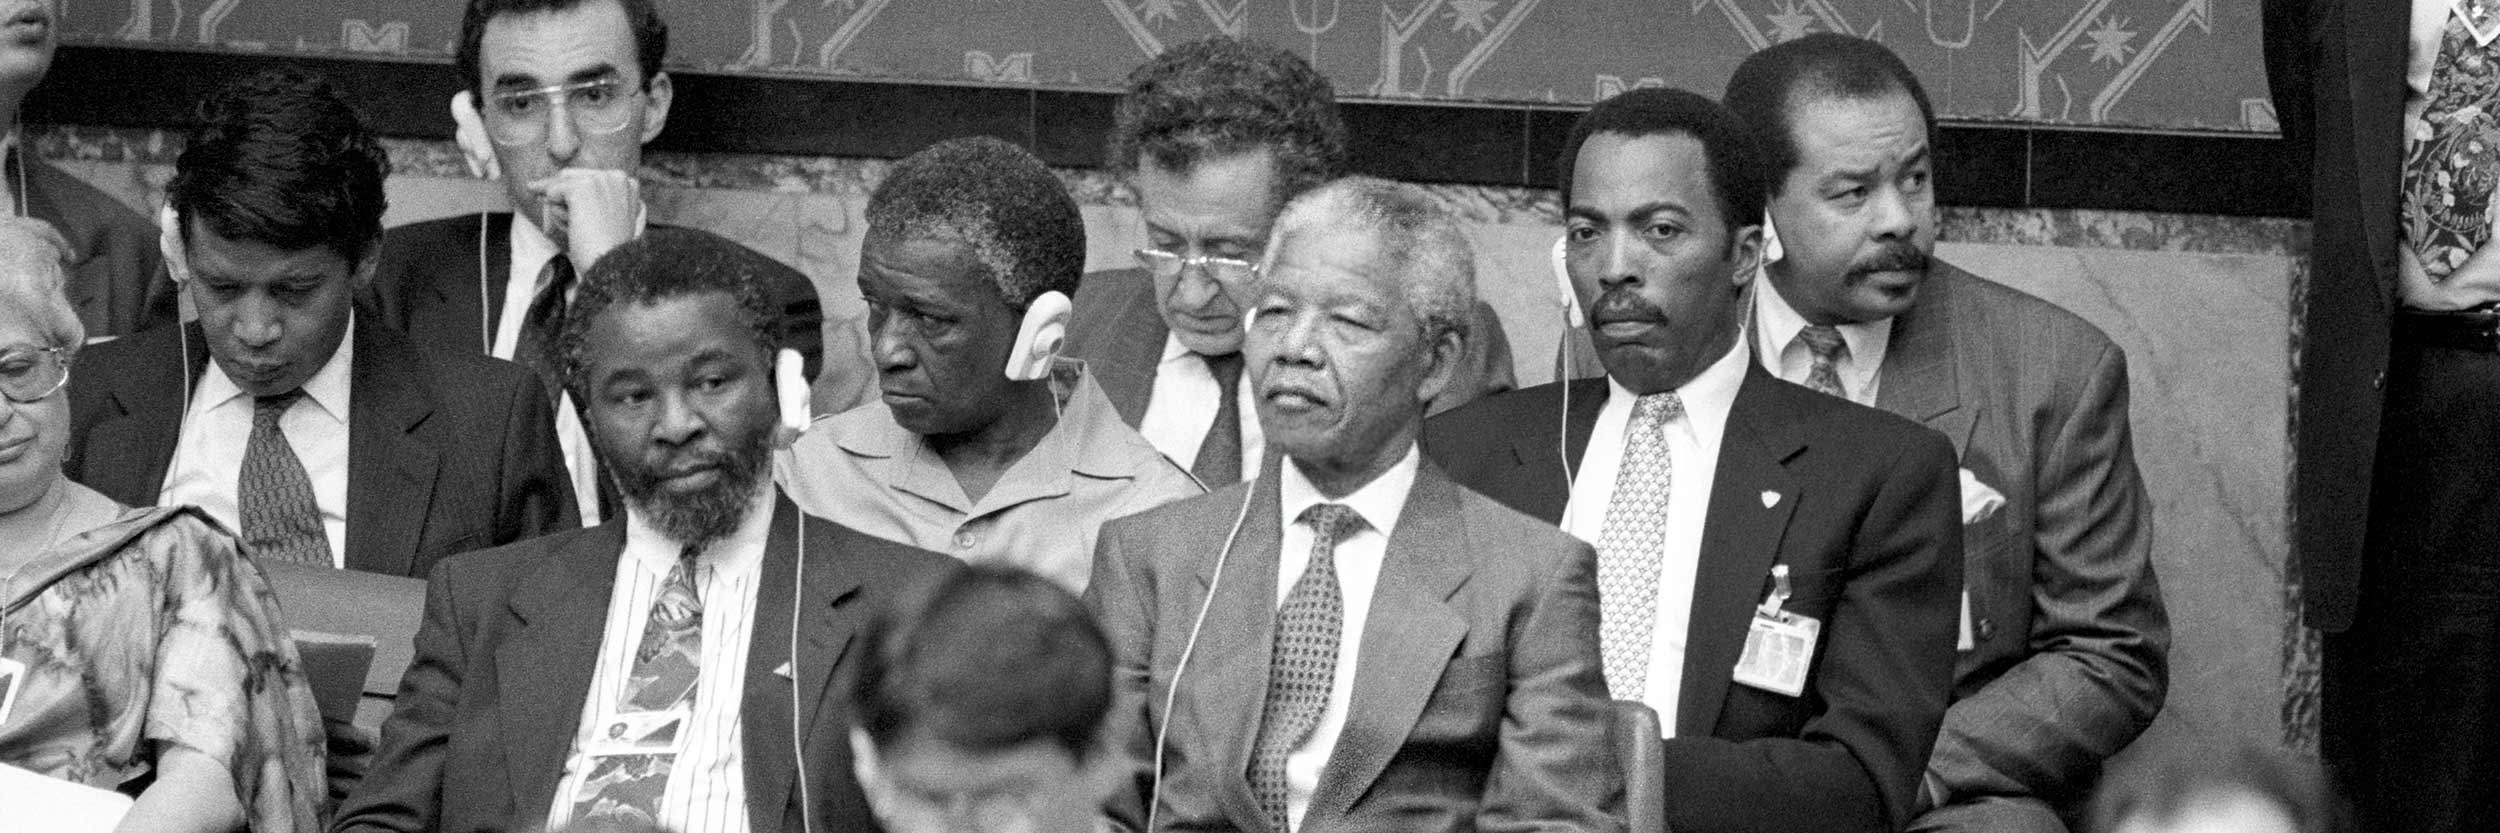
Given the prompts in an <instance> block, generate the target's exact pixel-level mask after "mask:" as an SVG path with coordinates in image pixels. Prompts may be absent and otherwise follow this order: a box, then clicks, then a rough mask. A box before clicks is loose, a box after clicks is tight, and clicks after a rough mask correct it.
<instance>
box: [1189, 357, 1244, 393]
mask: <svg viewBox="0 0 2500 833" xmlns="http://www.w3.org/2000/svg"><path fill="white" fill-rule="evenodd" d="M1198 358H1199V359H1201V360H1204V361H1205V362H1206V363H1207V374H1208V375H1211V376H1214V377H1215V383H1216V384H1217V385H1218V386H1221V387H1222V388H1224V390H1225V391H1227V392H1230V391H1231V390H1232V389H1233V386H1234V385H1237V384H1240V383H1241V354H1240V353H1226V354H1224V355H1221V356H1209V355H1206V354H1204V353H1200V354H1198Z"/></svg>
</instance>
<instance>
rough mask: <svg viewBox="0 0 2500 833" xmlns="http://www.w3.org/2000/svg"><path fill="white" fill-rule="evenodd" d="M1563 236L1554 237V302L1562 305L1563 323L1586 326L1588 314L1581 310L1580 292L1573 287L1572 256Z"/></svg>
mask: <svg viewBox="0 0 2500 833" xmlns="http://www.w3.org/2000/svg"><path fill="white" fill-rule="evenodd" d="M1566 242H1567V241H1566V240H1564V239H1563V238H1560V237H1557V238H1554V288H1555V295H1554V303H1555V304H1556V305H1557V306H1560V307H1562V310H1563V323H1565V324H1569V325H1571V326H1573V327H1582V326H1586V325H1587V324H1588V323H1589V322H1588V315H1587V314H1586V313H1583V312H1581V311H1580V294H1579V293H1578V292H1576V291H1573V290H1572V288H1571V258H1570V255H1569V253H1568V252H1566V251H1565V243H1566Z"/></svg>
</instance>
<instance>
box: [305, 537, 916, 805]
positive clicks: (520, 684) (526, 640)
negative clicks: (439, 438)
mask: <svg viewBox="0 0 2500 833" xmlns="http://www.w3.org/2000/svg"><path fill="white" fill-rule="evenodd" d="M800 518H804V524H805V526H806V529H805V533H804V534H805V536H806V540H807V550H808V552H809V559H808V562H807V569H806V571H805V575H806V582H805V584H804V585H801V584H800V579H799V569H798V555H797V552H798V541H799V535H800V533H799V531H798V530H797V529H796V528H795V524H796V523H797V522H798V521H796V520H795V519H800ZM624 548H625V521H624V519H622V518H619V519H617V520H614V521H610V522H608V523H605V524H601V525H599V526H595V527H590V528H587V529H578V530H573V531H570V532H564V533H559V534H556V535H549V536H547V537H544V538H536V539H532V540H529V541H523V542H521V543H518V544H513V545H511V546H506V547H501V548H498V549H494V550H488V551H484V552H478V553H471V554H468V555H464V556H461V557H458V558H454V559H451V560H448V561H445V562H444V563H442V564H440V565H438V566H436V567H435V569H434V572H433V575H432V576H431V577H429V578H428V579H427V585H426V591H425V623H424V624H423V625H421V626H420V627H419V628H418V630H417V639H416V655H415V658H414V659H412V660H411V661H410V662H409V665H408V673H407V676H405V677H403V678H401V680H400V683H399V699H398V702H397V703H396V704H395V705H394V706H393V708H392V711H391V717H390V720H388V721H387V722H385V723H383V724H382V745H381V749H380V751H378V752H376V753H375V754H374V767H373V776H372V777H370V778H367V779H366V780H365V782H364V783H363V784H362V785H360V786H358V787H357V789H356V791H355V792H354V793H353V794H351V795H350V796H348V799H347V801H346V802H345V803H344V804H342V805H340V807H339V814H338V820H337V821H336V822H335V823H333V824H332V825H331V828H330V829H331V830H333V831H337V832H338V833H357V832H358V831H441V833H484V831H505V830H529V829H534V825H537V824H538V823H540V822H542V821H543V820H544V819H545V817H546V812H547V808H548V807H549V806H550V805H551V804H552V803H553V802H554V800H555V791H556V790H557V789H558V788H559V786H560V785H559V784H558V781H559V780H560V779H559V776H560V775H561V774H562V772H563V769H564V759H565V756H566V755H567V754H568V753H569V752H570V751H571V750H572V748H573V738H574V735H575V730H577V729H579V728H580V722H581V710H582V703H583V702H584V699H585V698H587V697H588V696H589V695H590V683H591V677H592V675H593V674H594V673H595V672H596V671H597V670H598V664H599V646H600V643H601V642H602V641H603V640H604V639H605V637H606V628H607V618H608V601H609V596H610V595H611V594H612V593H613V592H614V590H615V586H616V560H617V558H619V557H620V554H621V553H623V552H624ZM955 566H956V562H955V561H954V560H953V559H950V558H947V557H945V556H942V555H937V554H934V553H929V552H925V551H922V550H917V549H913V548H910V547H906V546H903V545H901V544H895V543H890V542H887V541H883V540H879V539H876V538H871V537H869V536H867V535H863V534H860V533H859V532H856V531H853V530H851V529H850V528H848V527H844V526H842V525H840V524H836V523H833V522H831V521H827V520H824V519H822V518H816V517H810V516H804V515H801V514H799V510H798V508H797V507H794V506H792V505H791V504H790V501H789V499H788V498H786V497H784V498H781V499H779V500H776V501H775V502H774V505H773V518H772V530H771V532H770V533H769V534H768V535H767V537H766V539H765V544H764V563H763V574H762V580H761V583H760V584H759V587H761V588H762V589H761V590H759V591H758V595H757V597H756V610H755V621H754V622H753V623H752V624H751V626H750V630H749V638H750V639H752V640H753V641H754V644H753V645H752V646H751V647H750V648H749V649H748V651H749V653H748V655H747V668H746V691H745V702H744V704H743V705H742V707H741V716H740V718H739V719H740V721H741V728H742V731H741V733H740V741H741V743H742V744H743V745H742V746H741V748H740V754H741V759H742V761H743V765H744V768H745V770H746V791H747V816H748V819H749V822H750V823H751V824H752V825H753V826H754V829H756V830H759V831H801V830H805V829H808V826H807V824H806V820H805V819H802V818H801V815H800V813H801V809H800V796H799V792H798V789H797V787H796V786H795V780H794V779H793V777H792V773H793V772H794V771H795V770H793V769H792V766H791V764H792V762H793V761H794V760H797V759H798V756H799V755H800V754H801V753H800V752H799V751H797V750H793V748H792V747H791V737H792V734H793V733H792V731H791V726H790V718H791V713H792V711H793V704H792V703H791V698H792V697H797V698H798V699H799V707H800V710H802V711H804V712H805V713H806V714H808V715H809V718H808V720H807V723H806V725H804V726H801V727H799V730H800V731H799V734H800V735H802V736H803V737H804V738H805V741H804V744H803V745H804V746H805V749H804V753H803V754H804V760H805V764H806V767H807V772H808V773H809V775H810V776H811V777H810V778H809V780H808V789H807V792H808V796H807V797H808V798H809V799H812V801H813V804H812V805H811V806H809V807H808V808H807V810H806V812H807V814H808V817H809V818H811V819H812V820H813V821H814V822H815V825H814V827H813V829H815V830H823V831H875V830H877V829H878V828H877V825H876V822H875V819H874V817H873V816H872V815H871V814H870V812H869V809H868V805H867V801H866V799H865V798H864V797H863V796H862V795H861V792H860V789H859V784H858V782H856V781H854V780H853V779H852V778H851V759H850V739H849V734H850V733H849V729H850V719H849V699H850V698H849V696H848V693H847V692H848V689H849V682H848V680H849V674H850V673H851V672H852V670H853V669H854V667H855V666H854V665H853V664H852V663H851V662H850V661H849V660H850V644H851V638H852V635H853V634H854V633H855V632H856V631H857V630H858V629H859V628H860V627H861V626H862V625H864V624H865V623H866V622H867V619H868V616H869V615H870V614H871V613H873V612H874V611H875V610H876V605H878V604H882V603H884V602H885V600H888V599H891V598H894V597H895V596H896V595H898V594H901V593H903V592H905V591H906V590H907V589H908V588H911V587H914V586H918V585H919V584H921V583H923V582H927V581H931V580H934V579H936V578H937V577H938V576H940V575H942V574H943V572H944V571H946V570H951V569H954V568H955ZM792 587H798V588H799V592H800V594H801V598H799V599H798V600H797V601H798V605H799V607H798V609H799V610H800V611H802V614H803V615H801V616H800V617H799V620H798V627H799V630H798V634H799V635H798V642H799V643H800V645H799V650H798V652H797V655H796V657H795V659H794V658H793V656H792V653H791V646H790V644H789V642H788V636H787V634H789V633H790V617H791V615H792V612H791V610H792V609H791V601H792V600H791V597H790V592H789V588H792ZM784 664H791V666H792V669H793V672H792V674H793V676H792V677H784V676H782V675H780V674H777V673H775V671H774V669H777V668H780V667H782V666H783V665H784ZM792 679H795V680H797V693H796V694H793V693H792V683H791V680H792Z"/></svg>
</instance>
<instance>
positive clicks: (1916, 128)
mask: <svg viewBox="0 0 2500 833" xmlns="http://www.w3.org/2000/svg"><path fill="white" fill-rule="evenodd" d="M1789 106H1790V107H1791V113H1790V116H1791V118H1790V122H1791V126H1790V130H1791V132H1793V133H1794V134H1795V139H1796V143H1797V167H1796V168H1795V169H1794V170H1791V171H1789V172H1788V178H1787V179H1785V180H1782V181H1781V182H1780V183H1779V189H1778V190H1777V191H1776V192H1774V193H1773V194H1772V195H1771V223H1772V225H1773V226H1776V227H1777V228H1778V230H1779V238H1780V248H1781V249H1783V250H1784V251H1786V253H1787V255H1786V256H1785V257H1783V258H1781V259H1780V260H1779V261H1778V262H1776V263H1773V264H1771V268H1770V269H1769V270H1768V271H1769V274H1770V276H1771V282H1772V283H1773V284H1775V285H1777V286H1778V287H1779V291H1780V297H1782V298H1785V299H1787V300H1788V302H1789V304H1791V305H1793V306H1795V307H1796V308H1797V311H1798V312H1799V313H1802V314H1803V315H1804V316H1805V318H1806V320H1807V321H1810V322H1813V323H1816V324H1847V323H1858V322H1868V321H1879V320H1882V319H1886V318H1890V317H1892V316H1895V315H1900V314H1901V313H1902V312H1904V311H1907V310H1908V309H1909V308H1910V302H1911V301H1914V300H1916V299H1917V298H1918V285H1919V281H1921V280H1923V279H1925V278H1926V276H1927V258H1928V256H1929V255H1932V254H1934V253H1935V250H1936V194H1935V190H1934V187H1933V186H1934V183H1933V182H1932V180H1933V176H1934V171H1935V169H1934V166H1933V163H1932V162H1931V160H1930V159H1929V158H1928V152H1927V123H1926V121H1925V120H1923V119H1921V118H1920V117H1919V112H1918V102H1917V101H1916V100H1914V99H1912V98H1910V95H1909V93H1906V92H1900V93H1893V94H1891V95H1885V96H1878V97H1875V98H1830V97H1824V98H1800V99H1799V100H1797V101H1796V102H1793V103H1792V104H1790V105H1789Z"/></svg>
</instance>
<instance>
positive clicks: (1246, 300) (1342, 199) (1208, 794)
mask: <svg viewBox="0 0 2500 833" xmlns="http://www.w3.org/2000/svg"><path fill="white" fill-rule="evenodd" d="M1264 258H1265V259H1264V260H1263V261H1262V263H1261V265H1260V268H1259V272H1260V274H1261V275H1262V278H1261V280H1260V281H1259V283H1258V284H1257V286H1256V287H1255V289H1253V290H1252V291H1253V292H1255V293H1256V294H1255V295H1249V296H1247V297H1242V298H1240V299H1238V300H1239V302H1240V303H1241V308H1242V309H1245V310H1250V311H1252V316H1253V317H1252V318H1251V320H1250V321H1249V326H1248V329H1249V335H1248V338H1247V339H1246V340H1245V342H1244V348H1245V350H1244V353H1245V357H1246V358H1247V359H1248V365H1249V366H1248V371H1249V375H1250V380H1251V385H1252V388H1253V389H1254V390H1255V391H1256V394H1257V400H1256V401H1257V403H1258V417H1259V419H1260V421H1261V422H1262V423H1264V424H1265V425H1266V427H1267V430H1268V432H1269V433H1268V436H1269V438H1270V440H1271V442H1273V443H1274V444H1275V446H1276V448H1277V450H1278V451H1279V452H1280V456H1271V457H1269V458H1268V459H1269V460H1270V461H1271V462H1269V463H1268V465H1267V467H1266V468H1265V469H1264V470H1262V471H1260V472H1259V473H1258V477H1257V478H1256V479H1254V480H1252V481H1250V482H1248V483H1239V484H1234V485H1231V486H1227V487H1224V488H1222V489H1219V490H1217V491H1215V492H1214V493H1212V494H1208V495H1206V496H1203V497H1199V498H1193V499H1190V500H1185V501H1181V502H1178V503H1174V504H1171V505H1169V506H1164V507H1161V508H1158V509H1154V510H1151V511H1148V512H1146V513H1144V514H1141V515H1135V516H1131V517H1128V518H1122V519H1120V520H1117V521H1113V522H1111V524H1110V525H1108V526H1105V527H1104V528H1103V532H1102V541H1101V544H1100V546H1099V547H1098V548H1097V550H1096V553H1095V556H1094V583H1093V585H1092V587H1090V588H1089V589H1088V590H1087V591H1086V592H1087V598H1088V599H1089V600H1091V601H1092V603H1093V604H1094V607H1095V609H1096V610H1097V611H1099V612H1100V614H1101V617H1102V621H1103V623H1104V627H1105V629H1106V630H1108V631H1109V633H1110V635H1111V641H1112V645H1113V646H1114V648H1115V649H1116V650H1117V651H1118V653H1119V658H1120V660H1119V669H1118V676H1117V680H1118V682H1119V686H1120V694H1121V703H1122V706H1123V708H1124V709H1135V710H1136V711H1133V712H1125V713H1124V714H1123V715H1122V720H1121V723H1122V727H1121V731H1122V732H1123V733H1124V738H1123V740H1124V742H1125V746H1124V748H1126V749H1127V750H1128V751H1129V752H1130V754H1132V755H1134V756H1135V757H1136V761H1137V762H1138V763H1139V764H1140V765H1141V766H1142V767H1143V769H1142V770H1141V771H1139V772H1138V773H1137V774H1136V777H1135V778H1134V780H1132V781H1131V782H1129V783H1125V784H1122V785H1121V789H1120V790H1119V791H1118V792H1117V793H1115V794H1114V797H1113V800H1112V802H1111V805H1110V809H1111V812H1112V816H1113V819H1114V820H1115V821H1117V822H1119V823H1120V824H1122V825H1123V826H1125V827H1127V828H1129V829H1132V830H1239V831H1274V833H1290V831H1294V830H1400V831H1461V830H1529V829H1534V830H1547V831H1598V832H1599V833H1608V832H1609V831H1615V830H1620V829H1621V827H1622V822H1621V820H1620V819H1619V817H1618V813H1619V812H1620V808H1621V804H1622V786H1623V785H1622V779H1621V776H1620V773H1619V771H1618V770H1617V767H1616V762H1615V758H1614V755H1613V754H1612V753H1611V752H1610V750H1609V748H1608V746H1607V719H1608V717H1607V711H1606V709H1607V706H1606V687H1605V681H1604V679H1603V678H1602V677H1600V676H1599V674H1598V662H1597V657H1598V654H1597V589H1596V575H1595V573H1596V556H1595V555H1594V554H1593V553H1591V552H1590V550H1589V547H1588V545H1586V544H1582V543H1580V542H1578V541H1574V540H1571V538H1570V536H1567V535H1564V534H1562V533H1561V532H1559V531H1557V530H1555V529H1554V528H1553V527H1552V526H1550V525H1548V524H1544V523H1540V522H1538V521H1536V520H1535V519H1533V518H1529V517H1527V516H1525V515H1521V514H1519V513H1517V512H1514V511H1511V510H1509V509H1505V508H1503V507H1502V506H1500V505H1499V504H1496V503H1494V502H1492V501H1491V500H1487V499H1485V498H1484V497H1483V496H1481V495H1478V494H1476V493H1474V492H1471V491H1468V490H1466V489H1464V488H1461V487H1459V486H1458V485H1457V484H1456V483H1453V482H1452V481H1451V480H1450V479H1449V478H1448V477H1446V476H1444V475H1443V474H1442V473H1441V470H1440V467H1438V466H1435V465H1433V464H1431V463H1428V462H1424V461H1423V460H1422V458H1421V456H1420V455H1419V454H1418V453H1417V451H1416V447H1415V437H1416V434H1417V432H1418V431H1420V430H1421V429H1422V426H1423V418H1424V411H1425V409H1426V408H1427V407H1428V404H1429V403H1430V402H1432V400H1433V398H1434V397H1435V396H1436V395H1438V394H1440V393H1441V392H1442V391H1443V389H1445V388H1447V387H1448V386H1449V385H1450V384H1451V382H1452V380H1453V379H1454V378H1455V377H1456V376H1457V375H1458V367H1459V362H1460V357H1461V356H1463V355H1464V354H1465V353H1466V345H1465V342H1466V340H1467V338H1468V337H1469V335H1470V333H1469V332H1468V320H1469V319H1468V312H1467V311H1468V310H1469V309H1470V308H1472V307H1473V306H1474V305H1475V300H1476V299H1475V269H1474V268H1473V267H1474V257H1473V254H1472V252H1471V251H1470V250H1469V247H1468V245H1467V239H1466V237H1465V235H1463V234H1462V233H1461V232H1460V231H1459V230H1458V225H1457V224H1456V223H1455V222H1453V221H1452V220H1450V218H1448V217H1447V216H1444V215H1442V214H1441V213H1440V211H1439V209H1438V208H1437V207H1436V206H1435V205H1433V204H1432V202H1431V200H1430V198H1429V197H1428V196H1426V195H1425V194H1424V193H1423V192H1422V191H1421V189H1417V188H1414V187H1412V186H1406V185H1399V184H1396V183H1390V182H1385V181H1382V180H1377V179H1368V178H1362V177H1354V178H1348V179H1343V180H1339V181H1337V182H1334V183H1330V184H1328V185H1324V186H1321V187H1320V188H1319V189H1317V190H1315V191H1312V192H1310V193H1308V194H1305V195H1303V196H1302V197H1300V198H1298V199H1296V200H1295V201H1294V202H1293V203H1292V204H1291V205H1290V206H1289V207H1287V208H1286V209H1285V211H1284V213H1283V214H1281V215H1280V216H1279V217H1278V219H1277V221H1276V230H1275V232H1274V236H1273V238H1271V239H1270V240H1269V241H1268V245H1267V246H1266V248H1265V255H1264Z"/></svg>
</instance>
